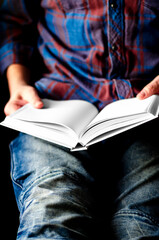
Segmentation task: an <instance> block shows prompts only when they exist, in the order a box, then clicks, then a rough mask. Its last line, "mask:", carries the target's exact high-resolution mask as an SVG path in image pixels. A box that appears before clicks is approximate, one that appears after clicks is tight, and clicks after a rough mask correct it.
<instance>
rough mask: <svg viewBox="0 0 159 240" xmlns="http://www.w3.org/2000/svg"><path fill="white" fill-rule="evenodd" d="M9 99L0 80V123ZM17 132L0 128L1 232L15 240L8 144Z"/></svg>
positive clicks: (13, 200) (4, 83)
mask: <svg viewBox="0 0 159 240" xmlns="http://www.w3.org/2000/svg"><path fill="white" fill-rule="evenodd" d="M8 99H9V93H8V86H7V83H6V81H5V79H2V78H1V79H0V121H2V120H3V119H4V117H5V115H4V111H3V109H4V106H5V104H6V102H7V100H8ZM16 135H17V132H16V131H13V130H10V129H8V128H5V127H2V126H0V137H1V141H0V150H1V154H0V162H1V164H0V166H1V168H0V172H1V174H0V201H1V204H0V209H1V212H0V216H1V232H4V233H5V235H6V236H7V235H8V237H9V238H10V239H11V240H15V239H16V234H17V228H18V222H19V220H18V219H19V213H18V209H17V205H16V201H15V198H14V192H13V187H12V181H11V178H10V153H9V143H10V141H11V140H12V139H13V138H14V137H16Z"/></svg>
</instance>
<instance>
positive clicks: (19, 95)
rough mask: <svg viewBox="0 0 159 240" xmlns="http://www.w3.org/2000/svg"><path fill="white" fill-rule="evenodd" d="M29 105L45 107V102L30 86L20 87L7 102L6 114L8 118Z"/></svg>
mask: <svg viewBox="0 0 159 240" xmlns="http://www.w3.org/2000/svg"><path fill="white" fill-rule="evenodd" d="M27 103H31V104H32V106H33V107H35V108H42V107H43V102H42V100H41V99H40V97H39V96H38V93H37V91H36V89H35V88H34V87H32V86H29V85H25V86H20V87H19V88H18V89H17V90H16V91H15V92H14V94H13V95H12V96H11V97H10V99H9V101H8V102H7V104H6V106H5V108H4V113H5V115H6V116H8V115H10V114H12V113H14V112H15V111H16V110H18V109H19V108H21V107H22V106H24V105H25V104H27Z"/></svg>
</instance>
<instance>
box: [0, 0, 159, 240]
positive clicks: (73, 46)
mask: <svg viewBox="0 0 159 240" xmlns="http://www.w3.org/2000/svg"><path fill="white" fill-rule="evenodd" d="M158 16H159V2H158V1H157V0H153V1H152V0H140V1H138V0H133V1H131V0H125V1H124V0H116V1H112V0H107V1H103V0H76V1H74V0H52V1H49V0H42V1H36V0H33V1H32V2H29V1H27V0H10V1H7V0H3V1H2V3H1V8H0V70H1V73H2V74H6V77H7V80H8V85H9V91H10V99H9V101H8V103H7V104H6V106H5V110H4V111H5V114H6V115H9V114H11V113H13V112H14V111H16V110H17V109H18V108H20V107H21V106H23V105H25V104H26V103H28V102H30V103H31V104H32V105H33V106H34V107H35V108H42V106H43V103H42V100H41V98H42V97H47V98H52V99H65V100H67V99H84V100H87V101H90V102H92V103H94V104H95V105H96V106H97V107H98V108H99V109H102V108H103V107H104V106H105V105H107V104H109V103H110V102H112V101H115V100H118V99H123V98H130V97H133V96H136V95H137V97H138V98H139V99H141V100H142V99H144V98H147V97H149V96H151V95H153V94H158V93H159V76H158V72H159V44H158V42H159V25H158ZM35 62H36V64H35ZM35 65H38V66H39V68H36V70H35ZM36 71H38V74H36V73H37V72H36ZM39 75H40V76H39ZM37 76H38V77H39V78H38V80H37V81H35V77H37ZM33 78H34V79H33ZM33 80H34V83H35V86H34V85H33ZM154 131H155V134H156V135H157V134H158V122H157V121H156V122H155V121H154V122H153V123H152V124H147V125H145V126H143V127H140V128H137V130H136V129H134V130H132V131H130V132H129V133H124V134H121V135H119V136H117V137H114V138H112V139H110V140H107V141H105V142H102V143H99V144H96V145H94V146H93V147H90V148H89V149H88V151H81V152H78V153H71V152H69V150H67V149H65V148H63V147H59V146H56V145H54V144H50V143H47V142H45V141H42V140H39V139H36V138H33V137H31V136H28V135H25V134H20V135H19V137H18V138H16V139H15V140H14V141H13V142H12V143H11V145H10V148H11V155H12V179H13V185H14V190H15V195H16V199H17V204H18V207H19V210H20V226H19V230H18V235H17V239H69V240H70V239H71V240H72V239H73V240H77V239H93V237H95V236H96V237H98V238H99V239H100V238H101V237H103V236H104V239H107V238H108V239H111V238H112V239H113V240H114V239H126V240H127V239H152V238H155V237H156V238H157V237H159V211H158V209H159V203H158V198H159V187H158V186H159V174H158V173H159V150H158V144H157V140H156V139H154V136H155V134H154ZM105 163H107V165H106V167H105V165H104V164H105ZM114 166H116V167H115V168H114ZM111 170H112V171H113V172H112V173H113V177H112V176H110V175H111V174H109V172H111ZM108 175H109V176H108ZM110 177H111V178H110ZM109 182H111V184H110V183H109ZM104 196H106V197H104ZM109 199H110V202H111V200H112V201H113V202H111V205H110V206H108V205H109V204H110V202H109V203H108V201H109ZM113 206H114V208H112V207H113ZM109 208H111V209H112V212H113V214H112V212H111V211H110V212H109V211H108V210H109ZM112 215H113V221H112V222H113V224H112V226H113V227H112V229H111V234H112V236H110V235H108V230H109V229H110V228H109V222H110V221H111V217H110V216H112ZM102 216H103V218H102ZM109 217H110V218H109ZM104 232H105V235H103V233H104Z"/></svg>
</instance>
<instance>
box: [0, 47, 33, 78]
mask: <svg viewBox="0 0 159 240" xmlns="http://www.w3.org/2000/svg"><path fill="white" fill-rule="evenodd" d="M32 54H33V47H31V46H27V45H23V44H20V43H8V44H6V45H4V46H3V47H2V48H0V74H2V75H3V74H4V73H5V71H6V69H7V68H8V67H9V66H10V65H11V64H15V63H19V64H23V65H25V66H28V67H29V65H30V60H31V57H32Z"/></svg>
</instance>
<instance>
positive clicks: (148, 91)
mask: <svg viewBox="0 0 159 240" xmlns="http://www.w3.org/2000/svg"><path fill="white" fill-rule="evenodd" d="M158 93H159V76H157V77H156V78H155V79H154V80H153V81H152V82H150V83H149V84H147V85H146V86H145V87H144V88H143V89H142V90H141V92H139V94H138V95H137V98H139V99H145V98H148V97H150V96H152V95H153V94H158Z"/></svg>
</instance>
